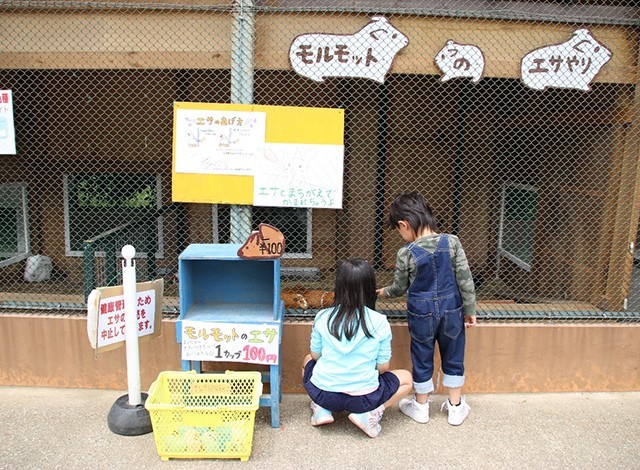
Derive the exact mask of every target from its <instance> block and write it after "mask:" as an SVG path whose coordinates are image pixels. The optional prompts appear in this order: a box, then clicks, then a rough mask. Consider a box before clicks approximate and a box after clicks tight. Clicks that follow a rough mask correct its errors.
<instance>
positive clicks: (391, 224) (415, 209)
mask: <svg viewBox="0 0 640 470" xmlns="http://www.w3.org/2000/svg"><path fill="white" fill-rule="evenodd" d="M401 220H404V221H406V222H407V223H408V224H409V226H410V227H411V229H412V230H413V231H414V232H416V233H418V232H420V231H421V230H422V229H424V228H427V227H429V229H431V231H433V232H436V231H437V227H438V222H437V220H436V218H435V216H434V215H433V211H432V210H431V207H430V206H429V204H427V201H425V199H424V198H423V197H422V196H421V195H420V194H418V193H417V192H415V191H412V192H409V193H401V194H398V195H397V196H396V198H395V199H394V201H393V202H392V203H391V207H390V208H389V217H388V218H387V222H386V224H385V225H386V227H387V228H397V227H398V223H399V222H400V221H401Z"/></svg>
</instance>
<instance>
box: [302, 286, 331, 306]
mask: <svg viewBox="0 0 640 470" xmlns="http://www.w3.org/2000/svg"><path fill="white" fill-rule="evenodd" d="M304 297H305V299H306V300H307V305H308V306H309V308H327V307H331V306H332V305H333V299H334V294H333V292H329V291H326V290H308V291H306V292H305V293H304Z"/></svg>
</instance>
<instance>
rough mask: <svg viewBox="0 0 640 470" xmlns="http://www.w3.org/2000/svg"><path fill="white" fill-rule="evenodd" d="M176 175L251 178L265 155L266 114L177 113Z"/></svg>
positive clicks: (200, 110) (216, 111) (200, 111)
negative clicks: (260, 159)
mask: <svg viewBox="0 0 640 470" xmlns="http://www.w3.org/2000/svg"><path fill="white" fill-rule="evenodd" d="M175 119H176V122H175V141H174V145H175V171H176V173H204V174H219V175H252V174H253V173H254V167H255V162H256V159H258V158H259V157H261V156H262V154H263V153H264V145H265V129H266V113H261V112H243V111H218V110H206V109H178V110H176V114H175Z"/></svg>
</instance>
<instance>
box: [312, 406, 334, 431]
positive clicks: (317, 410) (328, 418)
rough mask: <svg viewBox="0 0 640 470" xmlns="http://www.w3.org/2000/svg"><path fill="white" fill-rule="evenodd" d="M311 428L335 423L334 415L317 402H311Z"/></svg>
mask: <svg viewBox="0 0 640 470" xmlns="http://www.w3.org/2000/svg"><path fill="white" fill-rule="evenodd" d="M311 411H313V416H311V426H322V425H323V424H329V423H333V415H332V414H331V411H329V410H326V409H324V408H323V407H321V406H320V405H318V404H317V403H315V402H313V401H312V402H311Z"/></svg>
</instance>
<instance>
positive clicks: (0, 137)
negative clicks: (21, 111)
mask: <svg viewBox="0 0 640 470" xmlns="http://www.w3.org/2000/svg"><path fill="white" fill-rule="evenodd" d="M15 154H16V130H15V127H14V124H13V99H12V97H11V90H0V155H15Z"/></svg>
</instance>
